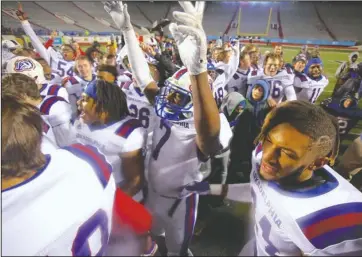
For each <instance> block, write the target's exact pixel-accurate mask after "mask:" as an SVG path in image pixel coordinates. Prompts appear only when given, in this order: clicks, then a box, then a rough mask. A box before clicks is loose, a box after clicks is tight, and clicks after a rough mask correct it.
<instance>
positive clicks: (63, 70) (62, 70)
mask: <svg viewBox="0 0 362 257" xmlns="http://www.w3.org/2000/svg"><path fill="white" fill-rule="evenodd" d="M16 15H17V16H18V19H19V20H20V21H21V25H22V28H23V29H24V31H25V33H26V34H27V35H28V36H29V38H30V41H31V43H32V44H33V46H34V48H35V49H36V51H37V52H38V53H39V55H40V56H41V57H42V58H44V59H45V60H46V62H47V63H48V64H49V65H50V67H51V68H52V70H53V71H54V72H56V73H58V75H59V76H60V77H61V78H64V77H66V76H73V66H74V59H75V57H76V54H77V53H76V50H75V49H74V48H73V46H72V45H71V44H63V45H62V47H61V54H60V53H58V52H57V51H55V50H54V48H53V47H49V48H48V49H46V48H45V46H44V45H43V43H42V42H41V41H40V39H39V38H38V36H37V35H36V34H35V32H34V30H33V28H32V27H31V25H30V23H29V21H28V17H27V15H26V14H25V12H24V11H23V8H22V5H21V4H20V3H19V4H18V11H17V12H16Z"/></svg>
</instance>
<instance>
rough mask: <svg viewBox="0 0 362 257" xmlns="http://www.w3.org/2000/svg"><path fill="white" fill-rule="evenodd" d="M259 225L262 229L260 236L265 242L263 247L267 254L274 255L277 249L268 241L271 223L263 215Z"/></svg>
mask: <svg viewBox="0 0 362 257" xmlns="http://www.w3.org/2000/svg"><path fill="white" fill-rule="evenodd" d="M259 225H260V228H261V231H262V236H263V238H264V240H265V242H266V243H267V246H266V247H265V251H266V252H267V253H268V254H269V256H275V254H276V253H278V249H277V248H276V247H275V246H274V245H273V243H272V242H271V241H270V239H269V237H270V231H271V224H270V222H269V220H268V219H267V217H266V216H265V215H264V216H263V218H261V220H260V221H259Z"/></svg>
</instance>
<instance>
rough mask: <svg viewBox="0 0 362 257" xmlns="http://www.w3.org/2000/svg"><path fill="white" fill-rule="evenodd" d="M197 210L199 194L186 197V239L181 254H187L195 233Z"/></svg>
mask: <svg viewBox="0 0 362 257" xmlns="http://www.w3.org/2000/svg"><path fill="white" fill-rule="evenodd" d="M196 211H197V194H192V195H190V196H188V197H187V198H186V213H185V225H184V241H183V242H182V246H181V250H180V256H187V252H188V249H189V245H190V242H191V239H192V236H193V234H194V228H195V223H196Z"/></svg>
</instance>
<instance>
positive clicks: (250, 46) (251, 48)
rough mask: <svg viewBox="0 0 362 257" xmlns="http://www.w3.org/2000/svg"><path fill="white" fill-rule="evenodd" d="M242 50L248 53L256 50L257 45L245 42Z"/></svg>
mask: <svg viewBox="0 0 362 257" xmlns="http://www.w3.org/2000/svg"><path fill="white" fill-rule="evenodd" d="M243 52H246V53H248V54H250V53H251V52H258V47H257V46H256V45H253V44H247V45H246V46H245V48H244V51H243Z"/></svg>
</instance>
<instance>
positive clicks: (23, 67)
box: [5, 56, 46, 85]
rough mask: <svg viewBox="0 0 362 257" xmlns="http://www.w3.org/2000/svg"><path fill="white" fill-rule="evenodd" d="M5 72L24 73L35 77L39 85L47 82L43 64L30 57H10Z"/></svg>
mask: <svg viewBox="0 0 362 257" xmlns="http://www.w3.org/2000/svg"><path fill="white" fill-rule="evenodd" d="M5 72H6V73H21V74H24V75H26V76H28V77H30V78H32V79H34V80H35V82H36V83H37V84H38V85H40V84H43V83H45V82H46V79H45V77H44V70H43V66H41V64H40V63H39V62H37V61H36V60H34V59H32V58H30V57H25V56H16V57H14V58H12V59H10V60H9V61H8V63H7V64H6V71H5Z"/></svg>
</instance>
